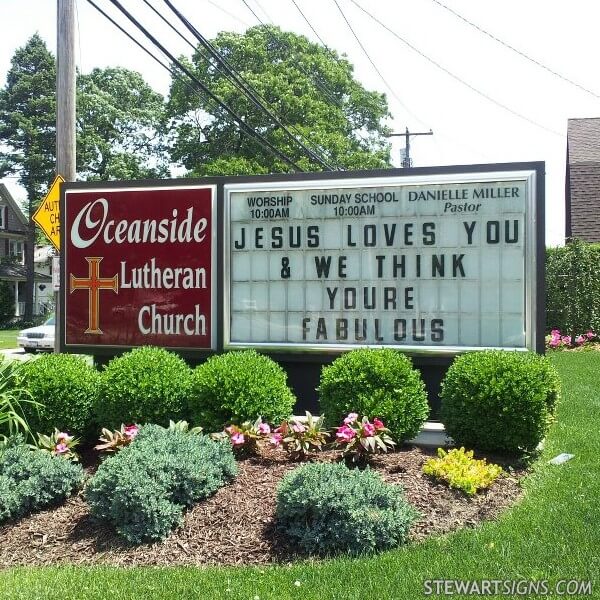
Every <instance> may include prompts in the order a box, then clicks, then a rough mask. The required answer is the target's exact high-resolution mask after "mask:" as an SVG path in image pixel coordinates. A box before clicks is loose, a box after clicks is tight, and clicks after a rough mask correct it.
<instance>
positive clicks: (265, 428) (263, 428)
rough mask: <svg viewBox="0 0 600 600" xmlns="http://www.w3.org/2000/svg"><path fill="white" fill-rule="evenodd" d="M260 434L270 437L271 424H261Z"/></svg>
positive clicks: (259, 427)
mask: <svg viewBox="0 0 600 600" xmlns="http://www.w3.org/2000/svg"><path fill="white" fill-rule="evenodd" d="M258 433H261V434H262V435H269V433H271V428H270V427H269V424H268V423H260V424H259V425H258Z"/></svg>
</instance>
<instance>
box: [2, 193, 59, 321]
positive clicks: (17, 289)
mask: <svg viewBox="0 0 600 600" xmlns="http://www.w3.org/2000/svg"><path fill="white" fill-rule="evenodd" d="M26 244H27V218H26V217H25V215H24V214H23V212H22V211H21V209H20V208H19V206H18V205H17V203H16V202H15V201H14V199H13V197H12V195H11V194H10V192H9V191H8V189H7V188H6V186H5V185H4V184H3V183H0V281H8V282H10V284H11V285H12V286H13V290H14V298H15V316H16V317H19V316H21V315H22V314H23V313H24V311H25V302H24V299H25V282H26V281H27V274H26V269H25V248H26ZM51 287H52V277H50V276H49V275H45V274H43V273H37V272H36V273H35V274H34V287H33V314H34V315H39V314H45V313H46V312H48V310H49V308H51V306H50V305H49V304H48V302H47V296H46V294H44V292H46V290H47V289H50V288H51Z"/></svg>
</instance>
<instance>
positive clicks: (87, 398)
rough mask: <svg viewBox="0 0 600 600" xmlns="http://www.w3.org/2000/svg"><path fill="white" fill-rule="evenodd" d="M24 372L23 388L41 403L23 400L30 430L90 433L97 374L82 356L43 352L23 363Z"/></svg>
mask: <svg viewBox="0 0 600 600" xmlns="http://www.w3.org/2000/svg"><path fill="white" fill-rule="evenodd" d="M23 374H24V386H25V388H26V389H28V390H29V392H31V395H32V399H33V400H35V401H37V402H39V403H40V404H41V405H42V406H40V407H35V406H33V405H31V404H28V403H24V404H23V410H24V412H25V413H26V418H27V422H28V424H29V427H30V429H31V430H32V431H36V432H39V433H45V434H50V433H52V432H53V431H54V428H56V429H59V430H60V431H67V432H69V433H71V434H74V435H76V436H83V437H86V436H89V435H90V434H91V432H92V420H93V407H94V405H95V404H96V399H97V397H98V385H99V380H100V374H99V373H98V371H96V369H94V367H92V366H91V365H90V364H88V362H86V360H85V359H84V358H83V357H81V356H76V355H74V354H45V355H44V356H40V357H39V358H36V359H32V360H29V361H27V362H26V363H24V365H23Z"/></svg>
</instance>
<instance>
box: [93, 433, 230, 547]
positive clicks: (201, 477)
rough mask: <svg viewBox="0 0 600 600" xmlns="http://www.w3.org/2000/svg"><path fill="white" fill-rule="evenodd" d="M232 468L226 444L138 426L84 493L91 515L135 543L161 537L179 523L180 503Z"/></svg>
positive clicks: (215, 485)
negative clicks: (132, 435)
mask: <svg viewBox="0 0 600 600" xmlns="http://www.w3.org/2000/svg"><path fill="white" fill-rule="evenodd" d="M236 472H237V465H236V463H235V459H234V457H233V452H232V450H231V445H230V444H229V443H228V442H217V441H213V440H211V439H210V438H209V437H207V436H204V435H198V434H193V433H187V432H183V431H179V430H176V429H171V430H169V429H165V428H163V427H159V426H158V425H144V426H143V427H141V428H140V430H139V433H138V435H137V437H136V438H135V440H134V441H133V442H132V443H131V444H129V445H128V446H126V447H125V448H123V449H122V450H120V451H119V452H118V453H117V454H115V455H113V456H111V457H110V458H108V459H106V460H105V461H104V462H103V463H102V464H101V465H100V466H99V467H98V470H97V471H96V474H95V475H94V477H93V478H92V479H91V480H90V482H89V484H88V485H87V487H86V490H85V495H86V499H87V501H88V504H89V506H90V511H91V514H92V515H93V516H94V517H95V518H97V519H99V520H102V521H106V522H108V523H109V524H110V525H111V526H112V527H114V528H115V529H116V531H117V533H119V535H121V536H122V537H124V538H125V539H126V540H127V541H128V542H130V543H132V544H139V543H141V542H143V541H156V540H161V539H164V538H165V537H166V536H167V535H168V534H169V532H170V531H171V529H173V527H175V526H177V525H178V524H180V523H181V520H182V512H183V509H184V507H186V506H191V505H192V504H193V503H194V502H197V501H198V500H202V499H204V498H207V497H208V496H210V495H211V494H213V493H214V492H216V491H217V489H219V488H220V487H222V486H223V485H225V483H227V481H229V480H230V479H231V478H232V477H234V476H235V474H236Z"/></svg>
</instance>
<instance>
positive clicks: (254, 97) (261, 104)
mask: <svg viewBox="0 0 600 600" xmlns="http://www.w3.org/2000/svg"><path fill="white" fill-rule="evenodd" d="M145 1H146V0H145ZM163 1H164V3H165V4H166V5H167V6H168V7H169V8H170V9H171V10H172V11H173V12H174V13H175V15H177V17H178V18H179V20H180V21H181V22H182V23H183V24H184V25H185V26H186V27H187V28H188V30H189V31H190V32H191V33H192V35H193V36H194V37H195V38H196V39H197V40H198V41H199V42H200V44H201V45H202V46H203V47H204V48H205V49H206V50H207V51H208V52H209V54H210V55H211V56H212V57H213V58H214V59H215V60H216V61H217V63H218V65H219V66H220V70H221V71H222V70H223V69H224V70H225V72H226V75H227V76H228V77H229V78H230V79H231V80H232V81H233V82H234V84H235V85H236V86H237V87H238V89H240V91H242V93H243V94H245V95H246V97H248V98H249V99H250V101H251V102H252V103H253V104H254V105H255V106H256V107H257V108H258V109H259V110H261V111H262V112H263V113H264V114H266V115H267V116H268V117H269V118H270V119H272V120H273V121H274V122H275V123H276V124H277V125H278V126H279V127H280V128H281V129H282V130H283V131H284V133H285V134H286V135H287V136H288V138H289V139H290V140H291V141H293V142H294V143H296V144H297V145H298V146H300V147H301V148H302V149H303V150H304V151H305V152H306V154H307V155H308V156H309V157H310V158H311V159H312V160H313V161H315V162H316V163H318V164H319V165H320V166H322V167H324V168H325V169H327V170H329V171H332V170H334V167H332V166H331V165H329V164H328V163H327V162H326V161H325V160H323V159H322V158H321V157H320V156H319V155H318V154H316V152H315V151H314V150H312V149H311V148H309V147H308V146H306V145H305V144H304V143H302V142H301V141H300V140H299V139H298V138H297V137H296V136H294V135H293V134H292V133H291V131H290V130H289V129H288V128H287V127H286V126H285V125H284V124H283V123H282V122H281V120H280V119H279V117H277V115H276V114H274V113H273V111H272V110H271V109H270V108H269V107H268V106H267V105H266V104H265V100H264V99H263V98H261V97H260V95H259V94H258V92H257V91H256V90H255V89H254V88H253V87H252V86H251V85H250V84H248V82H247V81H246V80H245V79H244V77H242V76H241V75H240V74H239V73H238V71H236V70H235V68H234V67H232V66H231V65H230V64H229V62H228V61H227V60H226V59H225V58H224V57H223V56H222V54H221V53H220V52H219V51H218V50H217V48H215V46H214V45H213V44H211V43H210V42H209V41H208V40H207V39H206V38H205V37H204V36H203V35H202V34H201V33H200V32H199V31H198V30H197V29H196V28H195V27H194V26H193V25H192V24H191V23H190V21H189V20H188V19H187V18H186V17H185V16H184V15H183V14H182V13H181V12H180V11H179V10H178V9H177V8H176V7H175V6H174V5H173V3H172V2H171V1H170V0H163Z"/></svg>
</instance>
